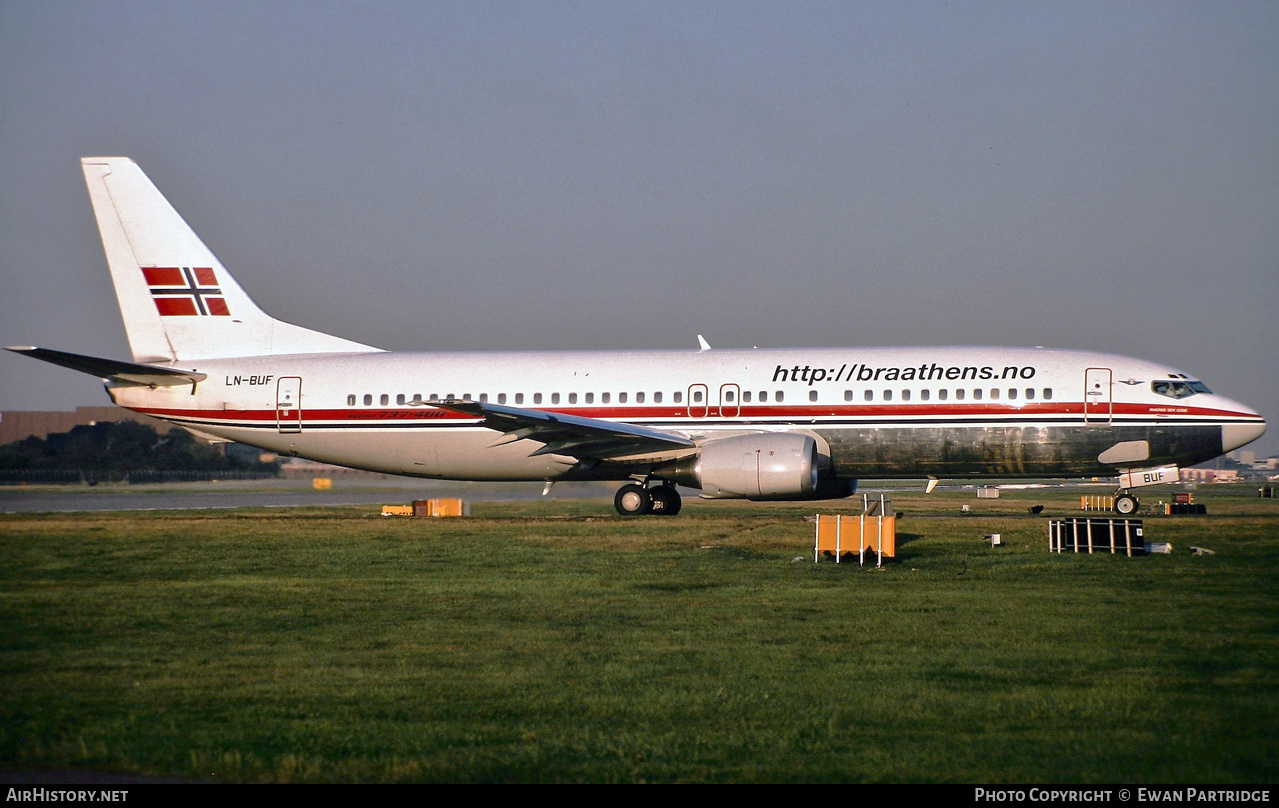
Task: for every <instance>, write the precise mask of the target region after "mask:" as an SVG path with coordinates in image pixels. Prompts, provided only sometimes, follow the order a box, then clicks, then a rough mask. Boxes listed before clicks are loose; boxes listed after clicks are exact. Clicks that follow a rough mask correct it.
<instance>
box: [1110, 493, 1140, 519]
mask: <svg viewBox="0 0 1279 808" xmlns="http://www.w3.org/2000/svg"><path fill="white" fill-rule="evenodd" d="M1137 504H1138V503H1137V498H1136V497H1134V496H1133V495H1132V494H1120V495H1119V496H1117V497H1115V513H1117V514H1119V515H1120V516H1132V515H1133V514H1134V513H1136V512H1137Z"/></svg>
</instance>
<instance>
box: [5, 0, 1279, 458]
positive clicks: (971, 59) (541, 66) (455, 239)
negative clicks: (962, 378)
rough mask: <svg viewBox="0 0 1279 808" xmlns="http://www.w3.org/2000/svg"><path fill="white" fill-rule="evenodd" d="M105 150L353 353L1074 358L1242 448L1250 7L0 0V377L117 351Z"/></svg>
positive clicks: (1260, 338)
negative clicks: (1147, 369) (901, 353)
mask: <svg viewBox="0 0 1279 808" xmlns="http://www.w3.org/2000/svg"><path fill="white" fill-rule="evenodd" d="M108 154H110V155H114V154H122V155H126V156H129V157H132V158H134V159H135V160H137V161H138V162H139V164H140V165H141V166H142V168H143V170H144V171H146V172H147V173H148V174H149V175H150V176H151V178H152V179H153V180H154V181H155V182H156V184H157V185H158V186H159V187H160V189H161V190H162V191H163V192H164V193H165V194H166V195H167V196H168V197H169V199H170V201H172V202H173V203H174V205H175V206H176V207H177V208H178V210H179V212H181V213H182V214H183V215H184V216H185V217H186V219H187V220H188V221H189V222H190V223H191V224H192V226H193V227H194V228H195V229H196V231H197V232H199V233H200V234H201V235H202V236H203V237H204V240H205V241H206V243H208V244H209V246H210V247H211V248H212V249H213V250H214V252H215V253H217V254H218V256H219V257H220V258H221V259H222V261H223V263H225V264H226V265H227V267H228V268H230V269H231V271H232V272H234V273H235V275H236V277H237V278H238V280H239V281H240V283H241V284H242V285H243V286H244V287H245V289H246V290H248V291H249V293H250V294H251V295H253V296H254V297H255V298H256V299H257V301H258V302H259V303H260V304H261V305H262V307H263V308H264V309H266V310H267V311H268V312H270V313H272V314H274V315H275V316H277V317H280V318H282V319H285V320H289V321H292V322H296V323H299V324H302V325H305V326H307V327H310V328H315V329H318V330H322V331H328V332H331V333H335V334H338V335H340V336H344V337H348V338H350V339H354V340H358V341H361V342H366V343H369V344H373V345H377V346H379V347H384V348H390V349H439V350H455V349H480V350H489V349H503V348H520V349H524V348H532V349H557V348H603V349H607V348H645V347H651V348H671V347H688V348H694V347H695V346H696V344H697V343H696V334H698V333H699V332H700V333H704V334H706V336H707V337H708V338H709V340H710V341H711V344H712V345H715V346H718V347H744V346H750V345H760V346H796V345H810V346H826V345H845V346H873V345H912V344H996V345H997V344H1004V345H1048V346H1058V347H1074V348H1087V349H1096V350H1105V351H1113V352H1116V353H1125V354H1129V355H1134V356H1141V357H1144V358H1148V359H1154V360H1159V361H1164V362H1168V363H1170V364H1173V365H1175V366H1178V367H1180V368H1181V369H1183V370H1185V371H1187V372H1189V373H1193V374H1196V375H1198V376H1200V377H1201V378H1203V379H1204V380H1205V381H1206V382H1207V383H1208V384H1209V386H1210V387H1212V388H1214V389H1215V390H1217V391H1218V392H1222V393H1225V394H1226V395H1229V396H1231V397H1234V398H1236V399H1239V400H1240V401H1243V402H1245V403H1247V404H1249V405H1251V406H1253V407H1255V408H1257V409H1259V410H1260V411H1261V412H1262V413H1263V414H1264V415H1266V416H1267V417H1268V418H1269V419H1270V420H1271V421H1272V422H1274V421H1276V420H1279V381H1277V378H1276V376H1277V374H1276V370H1277V367H1276V365H1277V364H1279V363H1277V362H1276V360H1275V350H1276V348H1275V346H1276V340H1275V327H1276V322H1275V320H1276V317H1275V315H1276V312H1277V311H1279V4H1275V3H1273V2H1214V3H1203V2H1175V1H1174V0H1160V2H1124V3H1115V2H1096V3H1094V2H1056V3H1054V2H1029V3H1028V2H1007V3H1003V2H891V3H874V2H839V3H801V2H790V1H788V2H774V3H743V2H730V3H697V2H688V1H687V0H685V1H684V2H677V3H661V2H645V3H608V2H583V3H558V2H524V3H496V2H466V3H459V2H442V3H429V2H406V3H392V2H363V3H360V2H314V1H313V2H262V1H261V0H257V1H256V2H243V3H240V2H205V3H182V2H172V0H170V1H169V2H155V3H151V2H58V1H57V0H52V1H51V0H39V2H28V1H27V0H0V164H2V165H3V166H4V175H3V179H2V180H0V280H2V281H3V291H2V293H0V344H5V345H14V344H35V345H41V346H45V347H50V348H58V349H63V350H70V351H76V352H83V353H94V354H100V355H106V356H113V357H121V358H126V357H127V356H128V347H127V344H126V342H125V338H124V330H123V327H122V326H121V324H120V320H119V315H118V312H117V310H116V306H115V301H114V296H113V293H112V291H111V287H110V280H109V278H108V275H107V271H106V265H105V260H104V259H103V256H102V250H101V247H100V245H99V242H98V240H97V232H96V228H95V227H94V224H93V216H92V211H91V209H90V207H89V202H88V198H87V195H86V193H85V190H84V183H83V179H82V177H81V174H80V168H79V163H78V160H79V158H80V157H81V156H83V155H108ZM103 401H105V395H104V394H103V393H102V391H101V389H100V386H99V385H98V384H97V383H96V382H94V381H93V380H92V379H90V378H88V377H85V376H82V375H80V374H76V373H73V372H70V371H65V370H62V369H59V368H56V367H53V366H45V365H42V364H39V363H36V362H33V361H32V360H30V359H26V358H24V357H20V356H14V355H9V354H7V353H6V354H5V355H3V356H0V409H70V408H72V407H74V406H76V405H78V404H99V403H102V402H103ZM1253 448H1256V449H1258V450H1259V451H1263V452H1279V426H1275V427H1273V428H1272V430H1271V432H1270V434H1268V435H1267V436H1266V437H1265V438H1263V439H1262V440H1261V441H1260V442H1259V443H1258V444H1255V445H1254V447H1253Z"/></svg>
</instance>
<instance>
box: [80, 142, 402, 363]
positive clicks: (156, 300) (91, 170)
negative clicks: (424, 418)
mask: <svg viewBox="0 0 1279 808" xmlns="http://www.w3.org/2000/svg"><path fill="white" fill-rule="evenodd" d="M80 163H81V166H82V167H83V168H84V179H85V182H86V183H87V184H88V186H89V198H90V199H91V200H92V201H93V212H94V214H95V215H96V216H97V219H98V230H99V231H100V232H101V234H102V246H103V248H104V249H105V250H106V253H107V263H108V264H109V265H110V267H111V278H112V280H113V281H114V283H115V293H116V297H117V298H118V299H119V301H120V313H121V314H122V315H123V316H124V328H125V331H126V332H127V333H128V336H129V347H130V348H131V349H132V350H133V359H134V361H136V362H173V361H182V362H186V361H189V360H192V359H215V358H221V357H233V356H254V355H262V354H294V353H344V352H353V351H376V350H378V349H377V348H372V347H370V346H368V345H361V344H359V343H357V342H350V341H348V340H344V339H341V338H339V337H333V336H329V335H328V334H321V333H319V332H318V331H310V330H307V329H305V328H300V327H298V326H295V325H290V324H289V323H284V322H281V321H279V320H276V319H274V318H272V317H271V316H269V315H268V314H266V313H265V312H263V311H262V310H261V309H259V308H258V307H257V305H256V304H255V303H254V302H253V301H252V300H251V299H250V298H249V296H248V295H247V294H245V293H244V290H243V289H241V288H240V285H239V284H238V283H236V282H235V279H234V278H232V277H231V273H229V272H227V270H226V267H224V266H222V264H221V262H220V261H218V259H217V258H216V257H215V256H214V255H213V253H212V252H210V251H209V248H208V247H206V246H204V242H202V241H200V237H199V236H197V235H196V234H195V232H194V231H193V230H191V228H190V227H189V226H188V225H187V223H186V222H185V221H183V219H182V217H181V216H179V215H178V212H177V211H176V210H174V209H173V206H172V205H170V204H169V202H168V200H166V199H165V198H164V196H163V195H162V194H161V193H160V192H159V190H157V189H156V187H155V185H153V184H152V183H151V180H149V179H147V176H146V175H145V174H143V173H142V169H140V168H138V165H137V163H134V162H133V161H132V160H130V159H129V158H127V157H85V158H82V159H81V161H80Z"/></svg>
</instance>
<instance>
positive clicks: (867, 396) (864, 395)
mask: <svg viewBox="0 0 1279 808" xmlns="http://www.w3.org/2000/svg"><path fill="white" fill-rule="evenodd" d="M862 398H864V399H866V400H867V401H874V400H875V393H874V391H873V390H867V391H866V392H865V393H862Z"/></svg>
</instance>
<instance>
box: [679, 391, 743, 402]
mask: <svg viewBox="0 0 1279 808" xmlns="http://www.w3.org/2000/svg"><path fill="white" fill-rule="evenodd" d="M659 395H660V394H659ZM742 401H743V402H744V403H746V404H749V403H751V391H750V390H743V391H742Z"/></svg>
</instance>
